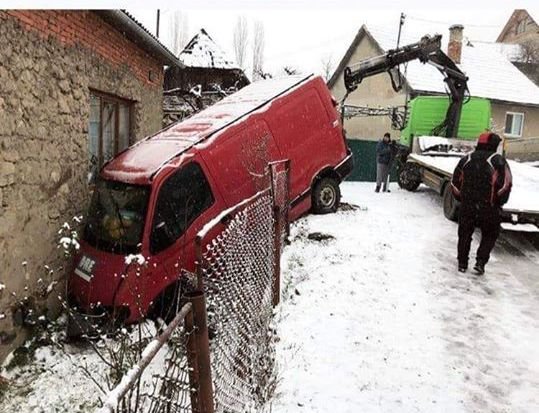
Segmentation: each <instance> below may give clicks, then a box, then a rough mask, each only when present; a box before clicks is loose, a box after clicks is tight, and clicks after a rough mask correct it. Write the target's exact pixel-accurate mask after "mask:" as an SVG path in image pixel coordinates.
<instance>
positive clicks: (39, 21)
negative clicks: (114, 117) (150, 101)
mask: <svg viewBox="0 0 539 413" xmlns="http://www.w3.org/2000/svg"><path fill="white" fill-rule="evenodd" d="M1 13H6V14H8V15H11V16H13V17H14V18H16V19H17V20H18V21H19V22H20V23H21V24H22V26H23V27H24V29H26V30H32V31H35V33H36V34H38V35H39V36H40V37H42V38H43V39H47V38H48V37H49V36H51V37H54V38H55V39H56V40H58V41H59V42H61V43H62V44H63V45H65V46H73V45H80V46H82V47H84V48H86V49H88V50H92V51H94V52H95V53H97V54H99V55H100V56H101V57H103V58H104V59H105V60H107V62H109V63H111V64H112V65H115V66H121V65H127V66H129V68H130V69H131V71H132V72H133V73H134V74H135V75H136V76H137V78H139V80H141V81H142V82H147V83H154V84H162V81H163V70H162V65H161V64H160V63H159V62H158V61H157V60H156V59H155V58H153V57H151V56H150V55H148V54H147V53H146V52H144V50H142V49H141V48H139V47H137V46H136V45H135V44H134V43H133V42H131V41H130V40H128V39H127V38H125V37H124V36H123V35H122V34H121V33H120V32H119V31H118V30H116V29H115V28H114V27H113V26H111V25H110V24H108V23H106V22H105V21H103V20H102V19H101V18H100V17H99V16H98V15H97V14H95V13H93V12H91V11H62V10H35V11H33V10H8V11H5V12H1ZM150 70H151V71H152V72H153V73H154V74H155V76H156V77H155V79H154V81H153V82H151V81H150V80H149V76H148V75H149V71H150Z"/></svg>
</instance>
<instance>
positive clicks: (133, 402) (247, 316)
mask: <svg viewBox="0 0 539 413" xmlns="http://www.w3.org/2000/svg"><path fill="white" fill-rule="evenodd" d="M269 178H270V179H269V181H270V182H269V188H268V189H266V190H264V191H261V192H258V193H257V194H256V195H254V196H253V197H251V198H249V199H246V200H244V201H242V202H240V203H239V204H237V205H236V206H235V207H233V208H231V209H229V210H227V211H224V212H223V213H222V214H220V215H219V216H218V217H217V218H216V219H214V220H213V221H211V222H210V223H208V224H207V225H206V226H205V227H204V228H203V229H202V230H201V231H200V232H199V233H198V235H197V238H196V243H197V281H198V287H197V288H196V289H195V291H194V292H191V293H187V294H186V295H185V298H186V301H187V304H185V305H184V306H183V307H182V309H181V310H180V312H179V313H178V314H177V315H176V317H175V318H174V319H173V321H172V322H171V323H170V324H169V325H168V326H167V328H166V329H165V330H164V332H163V333H162V334H161V335H160V336H159V337H157V338H155V339H154V340H153V341H152V342H150V344H148V346H147V347H146V349H145V350H144V351H143V352H142V355H141V357H140V360H139V362H138V363H137V364H136V365H135V366H133V367H132V368H131V369H130V370H129V371H128V372H127V373H126V374H125V376H124V377H123V378H122V380H121V382H120V383H119V384H118V386H117V387H116V388H114V389H113V390H112V391H111V392H110V393H109V394H108V396H107V398H106V400H105V402H104V405H103V407H102V408H101V409H100V410H99V412H98V413H125V412H136V413H143V412H144V413H173V412H174V413H176V412H178V413H180V412H193V413H195V412H196V413H214V412H218V413H225V412H226V413H235V412H242V413H245V412H263V411H264V410H265V406H266V405H267V401H268V400H269V398H270V397H271V395H272V392H273V390H274V388H275V385H276V381H275V372H274V337H273V333H272V331H273V330H272V328H271V321H272V315H273V307H274V306H275V305H276V304H277V303H278V302H279V297H280V277H279V273H280V265H279V262H280V256H281V246H282V240H283V236H286V235H287V233H288V199H289V197H288V195H289V193H288V191H289V162H288V161H279V162H274V163H271V164H270V174H269ZM206 297H207V299H208V301H207V303H206ZM208 315H209V317H208ZM209 332H210V333H211V335H212V339H211V341H210V340H209ZM165 345H166V347H167V348H168V352H167V356H166V358H165V362H164V368H163V370H162V372H161V373H160V374H158V375H156V376H154V377H153V386H152V391H151V392H149V393H144V394H139V390H138V389H139V388H140V387H141V386H140V383H141V377H142V375H143V373H144V369H145V368H146V367H147V366H148V365H149V364H150V363H152V362H154V361H153V359H154V357H155V356H156V354H157V353H158V352H159V351H160V350H161V348H162V347H164V346H165Z"/></svg>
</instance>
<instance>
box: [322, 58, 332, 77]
mask: <svg viewBox="0 0 539 413" xmlns="http://www.w3.org/2000/svg"><path fill="white" fill-rule="evenodd" d="M320 63H321V64H322V75H323V76H324V79H326V82H327V81H329V78H330V76H331V72H333V57H332V56H331V55H330V54H329V55H326V56H325V57H323V58H322V60H321V61H320Z"/></svg>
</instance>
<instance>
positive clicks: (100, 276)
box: [69, 241, 128, 311]
mask: <svg viewBox="0 0 539 413" xmlns="http://www.w3.org/2000/svg"><path fill="white" fill-rule="evenodd" d="M80 245H81V248H80V251H79V253H78V254H77V256H76V257H75V260H74V269H73V272H72V273H71V276H70V279H69V292H70V294H71V296H72V298H74V299H75V302H76V303H77V304H78V305H80V306H81V307H82V309H83V310H86V311H89V310H91V308H92V307H93V306H94V305H103V306H105V307H109V306H112V305H113V304H114V298H115V295H116V292H117V291H118V289H119V287H120V284H121V283H122V282H123V280H124V279H125V273H126V271H127V269H128V268H127V267H128V265H127V264H126V262H125V256H124V255H118V254H112V253H110V252H105V251H100V250H97V249H95V248H93V247H92V246H91V245H89V244H88V243H87V242H85V241H81V243H80Z"/></svg>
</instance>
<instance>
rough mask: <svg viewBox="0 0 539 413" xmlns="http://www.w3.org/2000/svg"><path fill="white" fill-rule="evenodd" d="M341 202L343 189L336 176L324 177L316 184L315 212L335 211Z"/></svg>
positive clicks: (314, 193) (314, 195)
mask: <svg viewBox="0 0 539 413" xmlns="http://www.w3.org/2000/svg"><path fill="white" fill-rule="evenodd" d="M340 202H341V190H340V188H339V181H337V180H336V179H335V178H329V177H328V178H322V179H320V180H319V181H318V182H317V183H316V184H315V185H314V189H313V193H312V207H313V212H314V213H315V214H329V213H330V212H335V211H337V208H338V207H339V204H340Z"/></svg>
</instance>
